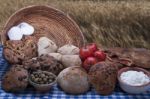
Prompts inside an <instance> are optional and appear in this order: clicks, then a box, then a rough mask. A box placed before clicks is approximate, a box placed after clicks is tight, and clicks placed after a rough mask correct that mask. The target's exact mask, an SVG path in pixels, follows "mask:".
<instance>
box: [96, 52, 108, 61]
mask: <svg viewBox="0 0 150 99" xmlns="http://www.w3.org/2000/svg"><path fill="white" fill-rule="evenodd" d="M94 57H95V58H97V60H98V61H99V62H100V61H105V59H106V54H105V53H104V52H102V51H96V52H95V53H94Z"/></svg>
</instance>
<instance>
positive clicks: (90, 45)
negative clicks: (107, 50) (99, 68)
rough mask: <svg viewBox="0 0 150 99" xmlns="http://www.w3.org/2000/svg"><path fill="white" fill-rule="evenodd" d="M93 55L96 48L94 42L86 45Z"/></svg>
mask: <svg viewBox="0 0 150 99" xmlns="http://www.w3.org/2000/svg"><path fill="white" fill-rule="evenodd" d="M86 47H87V48H88V49H89V50H90V51H91V52H92V53H93V55H94V52H95V51H97V50H98V48H97V45H96V44H95V43H90V44H88V45H87V46H86Z"/></svg>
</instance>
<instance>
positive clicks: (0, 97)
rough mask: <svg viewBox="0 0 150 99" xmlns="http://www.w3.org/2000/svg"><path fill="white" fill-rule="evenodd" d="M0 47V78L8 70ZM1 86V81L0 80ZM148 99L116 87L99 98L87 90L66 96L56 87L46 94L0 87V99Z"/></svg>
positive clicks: (30, 89)
mask: <svg viewBox="0 0 150 99" xmlns="http://www.w3.org/2000/svg"><path fill="white" fill-rule="evenodd" d="M2 50H3V49H2V46H1V45H0V78H2V75H3V74H4V73H5V71H6V70H7V68H8V64H7V62H6V61H5V60H4V59H3V56H2ZM0 85H1V80H0ZM82 98H83V99H150V93H145V94H138V95H129V94H127V93H125V92H123V91H122V90H121V89H120V88H119V87H118V86H117V87H116V89H115V91H114V92H113V94H112V95H109V96H101V95H98V94H97V93H96V92H95V91H94V89H91V90H89V91H88V92H87V93H86V94H82V95H68V94H65V93H64V92H63V91H62V90H60V89H59V88H58V86H57V85H55V86H54V87H53V89H52V90H51V91H49V92H48V93H45V94H42V93H38V92H36V91H35V90H34V89H33V88H27V89H26V90H25V91H22V92H19V93H6V92H5V91H3V90H2V88H1V86H0V99H82Z"/></svg>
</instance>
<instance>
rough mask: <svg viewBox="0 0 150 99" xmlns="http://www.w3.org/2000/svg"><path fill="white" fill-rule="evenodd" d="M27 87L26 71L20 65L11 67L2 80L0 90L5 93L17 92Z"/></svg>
mask: <svg viewBox="0 0 150 99" xmlns="http://www.w3.org/2000/svg"><path fill="white" fill-rule="evenodd" d="M27 85H28V71H27V70H26V69H24V68H23V66H22V65H13V66H12V67H11V68H10V70H9V71H7V72H6V74H5V75H4V77H3V79H2V88H3V89H4V90H5V91H6V92H19V91H22V90H24V89H25V88H26V87H27Z"/></svg>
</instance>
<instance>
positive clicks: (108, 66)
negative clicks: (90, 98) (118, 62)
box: [89, 62, 117, 95]
mask: <svg viewBox="0 0 150 99" xmlns="http://www.w3.org/2000/svg"><path fill="white" fill-rule="evenodd" d="M116 78H117V67H116V66H115V65H114V64H113V63H111V62H99V63H97V64H95V65H94V66H92V67H91V69H90V71H89V80H90V83H91V84H92V85H93V87H94V88H95V89H96V91H97V92H98V93H99V94H101V95H109V94H111V93H112V92H113V90H114V88H115V85H116Z"/></svg>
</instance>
